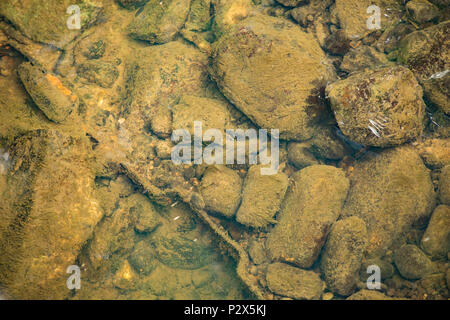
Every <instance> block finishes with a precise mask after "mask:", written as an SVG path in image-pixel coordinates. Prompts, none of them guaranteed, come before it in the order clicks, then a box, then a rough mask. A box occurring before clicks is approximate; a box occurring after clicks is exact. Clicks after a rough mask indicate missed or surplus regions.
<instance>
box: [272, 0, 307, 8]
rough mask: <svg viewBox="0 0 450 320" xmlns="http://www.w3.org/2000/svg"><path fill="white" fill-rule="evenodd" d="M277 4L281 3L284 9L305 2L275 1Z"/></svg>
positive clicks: (296, 0)
mask: <svg viewBox="0 0 450 320" xmlns="http://www.w3.org/2000/svg"><path fill="white" fill-rule="evenodd" d="M277 2H279V3H281V4H282V5H284V6H286V7H296V6H298V5H299V4H300V3H302V2H306V1H305V0H277Z"/></svg>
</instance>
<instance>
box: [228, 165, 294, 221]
mask: <svg viewBox="0 0 450 320" xmlns="http://www.w3.org/2000/svg"><path fill="white" fill-rule="evenodd" d="M261 168H263V166H262V165H254V166H251V167H250V169H249V170H248V173H247V177H246V178H245V182H244V186H243V188H242V203H241V206H240V207H239V210H238V212H237V213H236V220H237V221H238V222H239V223H242V224H244V225H246V226H249V227H254V228H260V227H265V226H267V225H268V224H269V223H271V222H274V216H275V214H276V213H277V212H278V210H279V209H280V205H281V202H282V201H283V198H284V194H285V193H286V189H287V187H288V183H289V180H288V177H287V175H286V174H284V173H282V172H280V173H277V174H273V175H263V174H261Z"/></svg>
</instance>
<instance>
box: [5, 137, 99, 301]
mask: <svg viewBox="0 0 450 320" xmlns="http://www.w3.org/2000/svg"><path fill="white" fill-rule="evenodd" d="M91 150H92V149H91V144H90V142H89V139H88V138H87V137H86V136H85V134H80V135H78V134H75V133H74V134H73V135H68V134H65V133H62V132H61V131H57V130H37V131H33V132H29V133H28V134H25V135H23V136H21V137H19V138H17V139H16V140H15V142H14V144H13V145H12V146H11V148H10V152H11V157H12V161H13V166H12V168H13V169H12V170H10V171H8V173H7V185H8V188H7V189H5V190H2V191H1V192H2V195H1V197H2V205H1V207H0V214H1V216H2V221H1V222H0V247H1V248H2V254H1V255H0V282H1V283H2V285H3V286H5V287H6V288H7V290H8V293H9V294H10V295H11V296H13V297H14V298H17V299H64V298H67V297H68V295H69V294H70V290H69V289H68V288H67V286H66V280H67V278H68V276H69V275H68V274H67V273H66V270H67V268H68V267H69V266H71V265H76V264H77V262H76V261H77V257H78V255H79V254H80V251H81V249H82V248H83V247H84V244H85V242H86V241H87V240H88V239H90V238H91V237H92V233H93V231H94V228H95V226H96V225H97V223H98V222H99V221H100V220H101V219H102V217H103V210H102V209H101V207H100V205H99V201H98V198H97V196H96V189H95V183H94V179H95V171H94V169H93V168H94V167H95V166H94V163H93V161H92V160H93V159H92V158H91V157H89V152H90V151H91Z"/></svg>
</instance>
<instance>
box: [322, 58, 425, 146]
mask: <svg viewBox="0 0 450 320" xmlns="http://www.w3.org/2000/svg"><path fill="white" fill-rule="evenodd" d="M326 91H327V94H328V96H329V99H330V103H331V108H332V109H333V111H334V113H335V116H336V120H337V122H338V125H339V128H340V129H341V130H342V132H343V133H344V135H345V136H347V137H349V138H350V139H351V140H353V141H356V142H358V143H360V144H363V145H368V146H377V147H387V146H395V145H399V144H402V143H405V142H407V141H409V140H411V139H414V138H417V137H418V136H420V134H421V133H422V131H423V130H424V117H425V103H424V102H423V100H422V93H423V92H422V88H421V87H420V85H419V84H418V83H417V80H416V78H415V77H414V75H413V73H412V72H411V71H409V70H408V69H406V68H404V67H401V66H398V67H386V68H381V69H376V70H370V71H367V72H361V73H358V74H354V75H352V76H350V77H348V78H347V79H345V80H340V81H337V82H335V83H333V84H331V85H329V86H328V87H327V89H326Z"/></svg>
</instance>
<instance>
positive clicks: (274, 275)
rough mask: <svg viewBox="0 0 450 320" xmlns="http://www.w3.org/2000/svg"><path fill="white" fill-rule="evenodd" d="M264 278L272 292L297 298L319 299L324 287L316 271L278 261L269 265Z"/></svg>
mask: <svg viewBox="0 0 450 320" xmlns="http://www.w3.org/2000/svg"><path fill="white" fill-rule="evenodd" d="M266 280H267V286H268V287H269V289H270V291H272V292H273V293H276V294H279V295H281V296H285V297H290V298H294V299H299V300H319V299H320V296H321V295H322V291H323V289H324V287H325V285H324V283H323V281H322V280H320V277H319V275H318V274H317V273H314V272H313V271H309V270H308V271H307V270H302V269H299V268H296V267H292V266H290V265H288V264H285V263H280V262H275V263H272V264H270V265H269V267H268V268H267V274H266Z"/></svg>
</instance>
